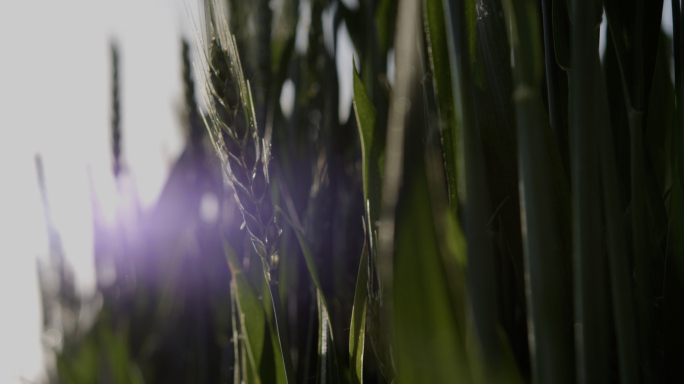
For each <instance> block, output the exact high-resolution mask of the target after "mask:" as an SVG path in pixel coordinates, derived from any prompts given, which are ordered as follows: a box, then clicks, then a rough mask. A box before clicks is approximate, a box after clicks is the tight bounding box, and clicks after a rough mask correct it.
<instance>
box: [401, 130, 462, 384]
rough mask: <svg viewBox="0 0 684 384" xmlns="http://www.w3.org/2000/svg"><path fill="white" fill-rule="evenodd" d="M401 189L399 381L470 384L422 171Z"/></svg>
mask: <svg viewBox="0 0 684 384" xmlns="http://www.w3.org/2000/svg"><path fill="white" fill-rule="evenodd" d="M414 145H420V144H418V143H415V144H414ZM420 165H424V163H422V162H421V163H419V164H418V165H416V168H419V167H420ZM404 185H405V186H406V190H405V191H403V193H402V196H401V197H400V201H399V203H398V208H397V221H396V232H395V234H394V239H395V250H396V252H395V256H394V280H395V281H396V282H397V283H396V284H395V286H394V316H393V318H394V334H395V350H396V369H397V381H399V382H401V383H457V382H466V383H467V382H472V378H471V376H470V368H469V361H468V356H467V355H466V352H465V347H464V340H465V330H464V329H460V328H459V327H458V324H459V320H458V318H459V317H460V316H459V315H458V311H459V309H458V308H456V307H455V305H454V301H453V298H452V297H451V296H450V289H449V285H448V282H447V276H448V275H447V273H446V270H445V268H444V266H443V263H442V256H441V255H440V248H439V243H438V237H437V233H436V228H435V223H434V220H433V217H432V211H433V210H432V207H431V205H430V193H429V191H428V187H427V180H426V178H425V173H424V171H423V172H422V174H421V172H420V171H417V172H415V173H414V174H413V175H411V176H410V177H407V180H406V182H405V183H404ZM461 300H463V298H461ZM463 310H464V308H460V311H463Z"/></svg>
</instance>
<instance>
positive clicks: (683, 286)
mask: <svg viewBox="0 0 684 384" xmlns="http://www.w3.org/2000/svg"><path fill="white" fill-rule="evenodd" d="M672 24H673V40H674V73H675V92H676V101H677V103H676V105H677V106H676V108H675V116H674V124H672V125H671V126H672V132H671V134H670V143H671V144H670V147H671V150H670V157H669V159H668V160H669V161H670V170H671V177H672V185H671V193H670V204H669V212H668V215H669V222H668V253H667V261H666V268H665V288H664V294H663V296H664V302H663V318H664V321H663V334H665V335H667V337H666V338H665V340H664V342H665V345H664V350H665V374H664V377H665V381H666V382H676V381H681V380H682V378H684V365H682V364H681V362H682V361H683V360H684V348H683V347H682V346H683V345H684V341H683V340H684V328H682V326H681V325H682V324H683V323H684V297H682V295H681V292H682V291H684V190H683V189H682V183H683V182H684V177H683V175H684V167H683V164H684V163H683V161H682V159H683V157H682V156H684V146H683V143H682V139H684V135H682V132H684V107H683V106H682V100H684V71H683V70H682V69H683V68H684V47H682V44H683V43H684V39H683V37H684V30H683V29H682V13H681V7H680V4H679V1H678V0H675V1H672Z"/></svg>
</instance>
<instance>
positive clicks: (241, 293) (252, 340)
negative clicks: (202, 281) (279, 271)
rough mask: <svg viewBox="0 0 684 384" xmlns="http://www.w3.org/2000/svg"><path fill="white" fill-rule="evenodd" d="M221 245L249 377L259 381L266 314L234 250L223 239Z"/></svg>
mask: <svg viewBox="0 0 684 384" xmlns="http://www.w3.org/2000/svg"><path fill="white" fill-rule="evenodd" d="M223 245H224V250H225V254H226V258H227V259H228V265H229V266H230V271H231V273H232V275H233V279H235V287H236V288H237V294H236V301H237V307H238V317H239V318H238V321H239V323H240V329H241V331H242V337H243V339H244V340H246V342H245V343H244V346H245V351H246V354H247V365H248V367H249V370H250V375H251V377H253V378H254V380H255V382H259V383H260V382H261V380H260V379H259V367H260V364H261V358H262V355H263V350H264V340H265V333H266V316H265V314H264V308H263V306H262V303H261V300H259V298H258V295H257V294H256V292H255V290H254V288H252V286H251V284H250V283H249V281H248V280H247V276H246V275H245V273H244V271H243V270H242V265H241V263H240V260H239V259H238V257H237V254H236V253H235V250H234V249H233V247H231V246H230V244H228V242H227V241H224V243H223ZM245 374H247V373H245ZM248 377H249V375H248Z"/></svg>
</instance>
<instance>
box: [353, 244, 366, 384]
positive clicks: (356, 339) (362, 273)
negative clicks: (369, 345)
mask: <svg viewBox="0 0 684 384" xmlns="http://www.w3.org/2000/svg"><path fill="white" fill-rule="evenodd" d="M367 285H368V245H367V244H366V243H364V244H363V250H362V251H361V261H360V262H359V273H358V274H357V276H356V290H355V291H354V306H353V307H352V318H351V326H350V329H349V366H350V367H351V382H352V384H361V383H363V353H364V347H365V341H366V299H367V297H368V291H367Z"/></svg>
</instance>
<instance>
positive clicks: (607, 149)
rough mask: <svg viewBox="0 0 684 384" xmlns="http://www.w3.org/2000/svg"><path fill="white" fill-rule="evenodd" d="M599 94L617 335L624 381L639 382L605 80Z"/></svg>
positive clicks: (603, 184)
mask: <svg viewBox="0 0 684 384" xmlns="http://www.w3.org/2000/svg"><path fill="white" fill-rule="evenodd" d="M599 84H600V92H599V95H598V100H597V102H598V108H599V112H598V116H599V118H600V120H599V124H598V135H599V146H600V153H601V156H600V162H601V190H602V193H603V206H604V215H605V223H606V237H607V238H606V240H607V241H606V245H607V249H608V257H609V269H610V287H611V294H612V298H613V299H612V301H611V304H612V307H613V320H614V322H615V333H616V336H617V353H618V359H619V364H618V365H619V372H620V382H621V383H624V384H636V383H638V382H639V349H638V343H637V338H636V337H635V335H637V324H636V309H635V303H634V296H633V295H632V281H631V276H632V270H631V265H630V254H629V247H628V241H627V236H626V234H625V232H624V225H623V222H622V204H621V201H620V191H619V189H620V183H619V180H618V170H617V169H618V168H617V163H616V159H617V158H616V156H615V147H614V145H613V138H612V134H611V131H610V127H611V124H610V118H609V113H608V112H609V111H608V94H607V91H606V87H605V82H604V81H600V82H599Z"/></svg>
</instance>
